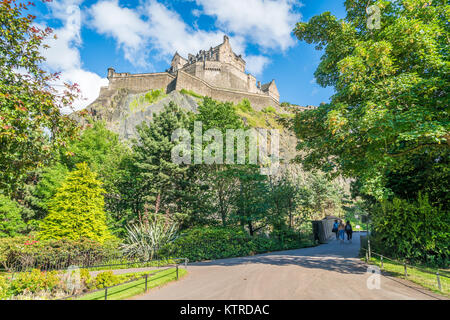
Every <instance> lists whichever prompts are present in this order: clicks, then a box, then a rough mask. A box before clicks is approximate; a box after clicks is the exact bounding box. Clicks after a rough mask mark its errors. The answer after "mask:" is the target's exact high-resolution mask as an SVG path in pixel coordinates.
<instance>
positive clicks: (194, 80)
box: [175, 71, 279, 110]
mask: <svg viewBox="0 0 450 320" xmlns="http://www.w3.org/2000/svg"><path fill="white" fill-rule="evenodd" d="M175 89H176V90H181V89H185V90H191V91H193V92H195V93H198V94H201V95H203V96H208V97H211V98H213V99H215V100H218V101H223V102H233V103H239V102H241V101H242V99H248V100H249V101H250V103H251V104H252V106H253V107H254V108H255V109H256V110H261V109H263V108H265V107H268V106H273V107H278V106H279V103H278V101H277V100H275V99H274V98H273V97H271V96H269V95H263V94H257V93H251V92H245V91H240V90H236V89H224V88H219V87H215V86H212V85H210V84H209V83H207V82H206V81H204V80H202V79H200V78H198V77H194V76H192V75H190V74H189V73H186V72H184V71H178V74H177V78H176V86H175Z"/></svg>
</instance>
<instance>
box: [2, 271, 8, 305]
mask: <svg viewBox="0 0 450 320" xmlns="http://www.w3.org/2000/svg"><path fill="white" fill-rule="evenodd" d="M8 291H9V281H8V280H7V279H6V277H4V276H0V300H4V299H6V298H7V297H8Z"/></svg>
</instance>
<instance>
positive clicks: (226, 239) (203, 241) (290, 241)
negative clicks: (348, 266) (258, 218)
mask: <svg viewBox="0 0 450 320" xmlns="http://www.w3.org/2000/svg"><path fill="white" fill-rule="evenodd" d="M302 246H305V243H302V241H301V239H300V237H299V236H298V234H296V233H292V234H286V235H284V236H283V238H280V237H279V236H278V237H276V238H274V237H264V236H255V237H251V236H249V235H248V232H247V231H245V230H243V229H239V228H236V229H233V228H223V227H215V228H212V227H211V228H195V229H191V230H188V231H186V232H185V233H184V234H183V235H181V236H180V237H179V238H178V239H177V240H175V242H173V243H171V244H169V245H168V246H166V247H165V248H164V249H163V250H162V254H164V255H171V256H172V257H177V258H188V259H189V261H202V260H214V259H224V258H232V257H242V256H249V255H254V254H255V253H264V252H269V251H277V250H287V249H297V248H300V247H302Z"/></svg>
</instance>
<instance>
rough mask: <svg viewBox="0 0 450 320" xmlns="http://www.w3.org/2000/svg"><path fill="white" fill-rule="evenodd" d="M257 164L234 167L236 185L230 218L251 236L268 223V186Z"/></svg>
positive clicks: (269, 204)
mask: <svg viewBox="0 0 450 320" xmlns="http://www.w3.org/2000/svg"><path fill="white" fill-rule="evenodd" d="M259 169H260V168H259V167H258V166H251V165H246V166H241V167H238V168H236V169H234V172H235V173H234V174H235V176H236V177H237V179H238V187H237V188H236V190H235V191H234V194H233V202H234V203H235V211H234V212H233V215H232V217H231V218H232V220H234V221H235V222H237V223H238V224H239V225H240V226H241V227H246V228H247V229H248V232H249V234H250V235H251V236H254V235H255V233H256V232H257V231H259V230H262V229H264V228H266V227H267V226H268V225H269V219H268V211H269V209H270V206H271V203H270V201H267V200H268V195H269V188H268V184H267V178H266V176H263V175H261V174H260V173H259Z"/></svg>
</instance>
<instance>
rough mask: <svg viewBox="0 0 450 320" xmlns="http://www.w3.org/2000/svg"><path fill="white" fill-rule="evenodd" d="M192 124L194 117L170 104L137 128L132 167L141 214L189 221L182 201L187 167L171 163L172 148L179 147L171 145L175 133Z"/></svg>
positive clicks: (186, 181) (135, 192) (138, 212)
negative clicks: (148, 212)
mask: <svg viewBox="0 0 450 320" xmlns="http://www.w3.org/2000/svg"><path fill="white" fill-rule="evenodd" d="M191 124H192V115H190V114H188V113H186V112H185V111H184V110H182V109H181V108H179V107H178V106H177V105H176V104H175V103H173V102H170V103H169V105H167V106H165V108H164V110H163V111H162V112H160V113H159V114H156V115H155V116H154V118H153V119H152V121H151V122H150V123H148V124H147V123H145V122H143V123H142V124H141V125H140V126H138V127H137V132H138V137H137V139H136V140H135V141H134V144H133V159H132V164H131V165H132V166H131V168H130V170H131V171H132V172H135V174H136V175H134V176H130V178H132V179H133V181H132V183H134V184H135V185H136V188H133V197H134V198H135V199H136V201H137V202H136V204H135V205H134V209H135V210H136V212H135V213H137V214H138V215H142V214H143V213H144V212H145V211H146V210H148V209H150V210H152V211H153V212H155V213H156V214H158V213H159V212H167V213H171V214H174V215H176V216H178V218H179V219H180V220H184V219H185V218H186V216H185V212H184V208H183V206H184V204H185V203H183V201H182V199H183V197H184V196H186V192H187V189H188V186H189V181H188V179H187V172H188V166H187V165H179V164H176V163H174V162H172V148H173V147H174V146H176V145H177V144H178V142H172V134H173V133H174V132H175V130H176V129H179V128H189V126H190V125H191ZM125 185H129V184H128V183H127V184H125Z"/></svg>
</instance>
